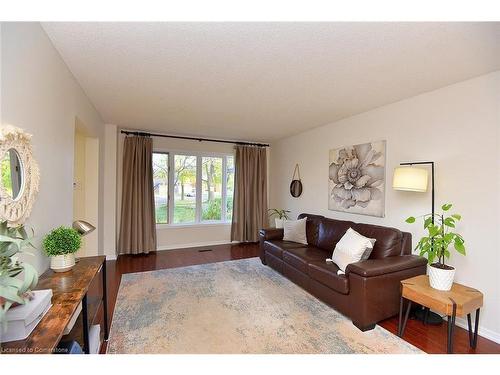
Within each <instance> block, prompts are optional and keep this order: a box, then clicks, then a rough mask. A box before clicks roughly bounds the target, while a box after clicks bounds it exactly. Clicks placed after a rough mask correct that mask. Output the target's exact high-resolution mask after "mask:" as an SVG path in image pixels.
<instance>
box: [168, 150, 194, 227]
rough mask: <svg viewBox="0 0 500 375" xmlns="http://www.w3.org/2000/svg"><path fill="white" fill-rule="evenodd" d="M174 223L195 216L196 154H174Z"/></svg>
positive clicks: (188, 220)
mask: <svg viewBox="0 0 500 375" xmlns="http://www.w3.org/2000/svg"><path fill="white" fill-rule="evenodd" d="M174 160H175V174H174V220H173V222H174V223H191V222H194V221H195V218H196V156H186V155H175V159H174Z"/></svg>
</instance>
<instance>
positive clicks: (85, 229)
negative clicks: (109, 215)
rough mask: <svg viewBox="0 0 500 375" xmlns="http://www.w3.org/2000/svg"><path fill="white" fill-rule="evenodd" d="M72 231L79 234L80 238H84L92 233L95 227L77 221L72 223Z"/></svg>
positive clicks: (82, 221)
mask: <svg viewBox="0 0 500 375" xmlns="http://www.w3.org/2000/svg"><path fill="white" fill-rule="evenodd" d="M73 229H74V230H76V231H77V232H78V233H80V234H81V235H82V236H85V235H87V234H89V233H90V232H92V231H93V230H94V229H95V227H94V226H93V225H92V224H90V223H89V222H86V221H84V220H77V221H74V222H73Z"/></svg>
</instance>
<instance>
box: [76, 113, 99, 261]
mask: <svg viewBox="0 0 500 375" xmlns="http://www.w3.org/2000/svg"><path fill="white" fill-rule="evenodd" d="M73 160H74V169H73V171H74V177H73V220H74V221H75V220H85V221H88V222H89V223H91V224H92V225H94V226H95V227H96V229H95V230H94V231H93V232H91V233H89V234H88V235H86V236H85V237H82V247H81V248H80V250H79V251H78V252H77V253H76V256H77V257H88V256H95V255H98V238H99V233H98V228H99V223H98V220H99V203H98V201H99V139H98V138H96V137H92V136H91V135H89V133H88V132H87V131H86V128H85V125H84V124H83V123H82V122H81V121H80V120H79V119H78V118H76V119H75V138H74V159H73Z"/></svg>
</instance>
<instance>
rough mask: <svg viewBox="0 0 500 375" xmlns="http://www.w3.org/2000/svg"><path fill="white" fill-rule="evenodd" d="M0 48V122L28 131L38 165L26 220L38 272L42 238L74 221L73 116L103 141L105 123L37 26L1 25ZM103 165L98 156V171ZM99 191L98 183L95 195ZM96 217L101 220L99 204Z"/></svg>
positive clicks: (43, 264) (42, 259) (42, 258)
mask: <svg viewBox="0 0 500 375" xmlns="http://www.w3.org/2000/svg"><path fill="white" fill-rule="evenodd" d="M1 50H2V52H1V71H2V81H1V89H2V96H1V107H2V112H1V122H2V123H3V124H11V125H14V126H17V127H20V128H23V129H25V130H26V131H27V132H29V133H31V134H33V138H32V143H33V151H34V156H35V158H36V160H37V161H38V164H39V166H40V172H41V181H40V192H39V194H38V198H37V201H36V203H35V205H34V208H33V211H32V214H31V217H30V219H29V220H28V222H27V223H26V224H27V225H28V226H30V227H33V228H34V230H35V234H36V236H37V241H36V244H37V245H38V246H37V247H38V249H39V250H38V251H37V255H36V257H35V259H34V265H35V266H36V268H37V269H38V270H39V271H43V270H45V269H46V268H47V264H48V261H47V258H46V257H45V256H44V255H43V253H42V250H41V246H40V240H41V238H42V237H43V236H44V235H45V234H46V233H47V232H48V231H50V230H51V229H52V228H54V227H56V226H59V225H71V222H72V219H73V148H74V141H73V137H74V131H75V119H76V118H77V117H78V119H80V120H81V122H82V123H83V124H85V126H86V132H87V134H89V135H91V136H93V137H96V138H99V139H103V132H104V126H103V122H102V119H101V118H100V116H99V114H98V113H97V111H96V110H95V108H94V107H93V105H92V104H91V103H90V101H89V100H88V98H87V97H86V95H85V93H84V92H83V90H82V89H81V88H80V86H79V85H78V83H77V82H76V80H75V79H74V77H73V75H72V74H71V72H70V71H69V70H68V68H67V66H66V65H65V64H64V62H63V60H62V59H61V57H60V56H59V54H58V53H57V51H56V50H55V48H54V47H53V45H52V44H51V42H50V41H49V38H48V37H47V35H46V34H45V32H44V31H43V29H42V28H41V26H40V24H38V23H3V24H2V33H1ZM99 145H100V146H99V147H100V153H99V154H100V155H104V152H103V151H104V142H99ZM103 165H104V163H103V158H101V160H100V161H99V170H100V171H102V169H103ZM100 174H101V173H100ZM102 191H103V183H102V181H100V183H99V196H100V197H102ZM98 215H99V222H100V223H102V217H103V209H102V205H99V213H98ZM99 232H100V233H102V230H100V231H99ZM99 237H100V238H99V241H98V243H99V246H100V249H99V252H100V253H102V236H99ZM29 259H30V261H31V258H29Z"/></svg>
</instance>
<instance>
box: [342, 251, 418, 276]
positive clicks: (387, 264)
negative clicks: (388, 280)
mask: <svg viewBox="0 0 500 375" xmlns="http://www.w3.org/2000/svg"><path fill="white" fill-rule="evenodd" d="M426 263H427V259H425V258H423V257H420V256H418V255H401V256H393V257H386V258H381V259H368V260H364V261H361V262H357V263H351V264H349V265H348V266H347V268H346V276H347V275H348V274H349V273H354V274H356V275H359V276H362V277H372V276H380V275H384V274H388V273H392V272H398V271H403V270H407V269H409V268H415V267H422V266H424V265H425V264H426Z"/></svg>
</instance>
